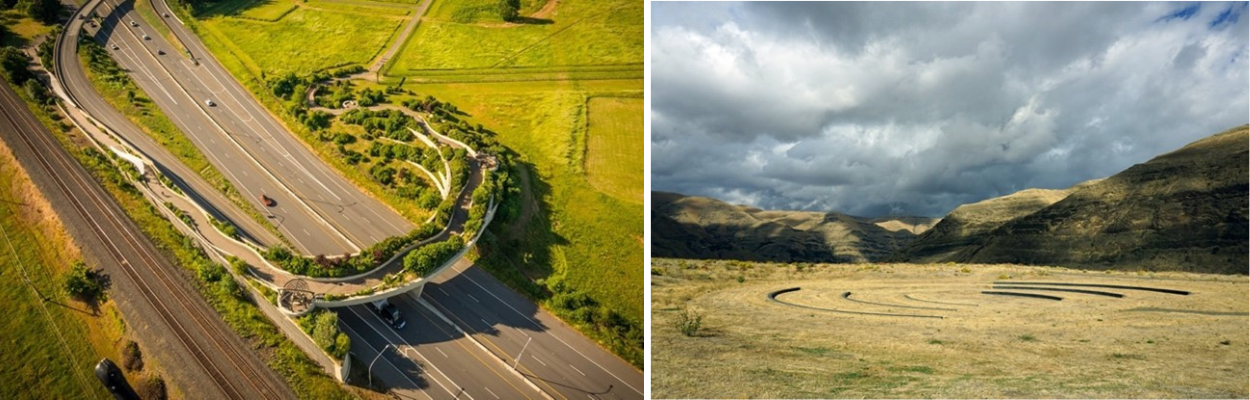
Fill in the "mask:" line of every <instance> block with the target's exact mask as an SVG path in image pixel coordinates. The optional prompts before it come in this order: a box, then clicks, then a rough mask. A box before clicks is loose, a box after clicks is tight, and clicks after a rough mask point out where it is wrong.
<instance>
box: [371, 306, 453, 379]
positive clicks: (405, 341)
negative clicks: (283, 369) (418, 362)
mask: <svg viewBox="0 0 1250 400" xmlns="http://www.w3.org/2000/svg"><path fill="white" fill-rule="evenodd" d="M347 311H348V312H350V313H352V314H353V315H355V316H356V318H360V320H361V321H364V322H365V325H366V326H368V327H369V329H372V330H373V331H374V332H377V334H378V336H380V337H382V338H386V334H385V333H382V331H379V330H378V328H376V327H374V326H373V324H371V323H369V319H367V318H366V317H362V316H360V313H358V312H356V310H353V309H351V307H348V308H347ZM369 315H372V316H373V318H374V319H376V320H377V321H381V320H382V317H379V316H377V315H376V314H373V313H369ZM390 332H391V334H392V335H395V336H399V334H398V333H395V331H390ZM399 340H400V341H402V342H404V344H405V345H407V346H408V348H409V349H412V352H413V353H416V354H417V357H421V359H422V360H425V365H426V366H428V367H430V368H432V369H434V372H438V373H439V374H440V375H442V376H443V378H444V379H446V380H447V382H450V383H451V386H453V387H456V388H460V387H462V386H460V385H457V384H456V381H455V380H452V379H451V377H450V376H447V374H445V373H443V371H442V370H440V369H438V367H437V366H435V365H434V363H432V362H430V360H429V359H428V358H425V355H424V354H421V352H420V351H418V350H417V348H416V346H413V345H412V344H411V343H408V341H407V340H404V337H403V336H399ZM403 353H404V357H408V352H407V351H403ZM430 380H431V381H434V383H437V384H438V386H439V387H441V388H443V390H444V391H446V392H447V393H448V394H452V393H455V392H453V391H451V390H450V389H447V386H445V385H443V383H442V382H439V381H438V380H437V379H434V374H430ZM465 395H467V396H469V399H470V400H472V399H473V395H471V394H469V393H467V392H466V393H465Z"/></svg>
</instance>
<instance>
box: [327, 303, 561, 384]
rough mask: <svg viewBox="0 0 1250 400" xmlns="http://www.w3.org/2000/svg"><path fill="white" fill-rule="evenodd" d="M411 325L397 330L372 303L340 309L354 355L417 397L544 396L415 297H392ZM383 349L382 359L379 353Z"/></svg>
mask: <svg viewBox="0 0 1250 400" xmlns="http://www.w3.org/2000/svg"><path fill="white" fill-rule="evenodd" d="M390 302H391V304H394V305H395V306H396V307H398V308H399V310H400V312H401V313H402V314H403V316H404V318H405V319H406V320H407V325H406V326H404V327H403V329H398V330H396V329H393V328H391V327H390V326H389V325H387V324H386V323H385V322H383V321H382V319H381V318H380V317H378V316H377V314H375V313H374V312H373V311H372V310H370V309H369V308H368V307H366V306H353V307H343V308H338V309H335V311H337V312H338V313H339V321H340V324H339V325H340V327H341V328H342V329H343V331H344V332H347V333H348V335H351V336H352V354H354V355H355V356H356V357H359V358H360V360H361V361H362V363H364V364H366V365H369V364H372V365H373V368H372V372H373V374H374V375H376V376H377V378H376V379H378V380H379V381H384V382H385V384H386V386H388V387H390V388H391V390H393V391H394V392H395V393H396V394H398V395H401V396H406V397H412V398H422V399H425V398H431V399H447V398H456V397H457V396H459V398H469V399H478V400H495V399H542V398H543V395H542V393H541V392H539V391H538V390H537V389H536V388H535V387H533V386H531V385H530V384H529V383H527V382H525V381H524V380H522V379H521V376H520V375H518V374H516V373H514V372H512V371H510V370H508V368H507V367H505V366H504V365H503V364H502V363H500V362H498V360H496V359H493V358H492V357H491V355H490V354H486V353H485V352H483V351H482V350H481V348H480V347H478V346H477V345H476V344H475V343H473V342H472V341H470V340H468V339H466V338H464V336H463V335H461V334H460V333H459V332H457V331H456V330H455V328H454V327H452V326H451V325H448V324H447V323H446V322H445V321H442V320H440V319H439V318H438V317H437V316H436V315H434V314H433V313H431V311H430V310H428V309H426V308H425V307H422V306H421V305H420V304H418V303H417V301H416V300H414V299H413V298H412V297H409V296H397V297H392V298H391V299H390ZM379 353H381V354H382V356H381V358H380V359H379V358H378V357H377V355H378V354H379Z"/></svg>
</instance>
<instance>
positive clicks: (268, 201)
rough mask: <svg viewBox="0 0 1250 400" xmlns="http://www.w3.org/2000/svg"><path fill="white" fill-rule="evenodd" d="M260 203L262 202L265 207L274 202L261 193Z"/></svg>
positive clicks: (271, 205) (270, 205)
mask: <svg viewBox="0 0 1250 400" xmlns="http://www.w3.org/2000/svg"><path fill="white" fill-rule="evenodd" d="M260 203H261V204H264V205H265V207H273V204H274V203H273V199H272V198H270V197H269V196H266V195H263V194H262V195H260Z"/></svg>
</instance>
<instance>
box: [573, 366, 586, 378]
mask: <svg viewBox="0 0 1250 400" xmlns="http://www.w3.org/2000/svg"><path fill="white" fill-rule="evenodd" d="M569 368H572V369H573V370H574V371H577V373H579V374H582V376H586V373H585V372H582V370H580V369H577V367H574V366H573V364H569Z"/></svg>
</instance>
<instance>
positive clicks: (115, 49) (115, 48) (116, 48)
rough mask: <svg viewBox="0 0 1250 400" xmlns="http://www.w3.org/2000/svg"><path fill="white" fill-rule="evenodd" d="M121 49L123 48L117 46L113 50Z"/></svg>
mask: <svg viewBox="0 0 1250 400" xmlns="http://www.w3.org/2000/svg"><path fill="white" fill-rule="evenodd" d="M120 49H121V47H117V45H113V50H120Z"/></svg>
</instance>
